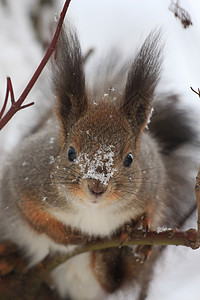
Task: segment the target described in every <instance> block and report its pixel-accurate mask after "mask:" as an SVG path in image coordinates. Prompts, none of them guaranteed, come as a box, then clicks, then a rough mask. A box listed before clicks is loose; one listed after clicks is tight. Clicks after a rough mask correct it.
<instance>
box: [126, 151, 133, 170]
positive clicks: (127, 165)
mask: <svg viewBox="0 0 200 300" xmlns="http://www.w3.org/2000/svg"><path fill="white" fill-rule="evenodd" d="M132 161H133V155H132V154H131V153H129V154H128V155H127V156H126V158H125V160H124V166H125V167H129V166H130V165H131V164H132Z"/></svg>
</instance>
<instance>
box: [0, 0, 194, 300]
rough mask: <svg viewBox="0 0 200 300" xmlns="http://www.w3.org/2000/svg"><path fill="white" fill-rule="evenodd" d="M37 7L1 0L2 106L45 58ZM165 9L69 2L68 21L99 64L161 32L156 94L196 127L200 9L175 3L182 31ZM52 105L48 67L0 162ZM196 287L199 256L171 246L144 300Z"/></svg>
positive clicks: (4, 140)
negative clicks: (187, 21)
mask: <svg viewBox="0 0 200 300" xmlns="http://www.w3.org/2000/svg"><path fill="white" fill-rule="evenodd" d="M38 2H39V1H38V0H37V1H36V0H18V1H13V0H4V1H3V0H0V105H2V104H3V100H4V97H5V91H6V76H7V75H9V76H10V77H11V79H12V82H13V86H14V91H15V95H16V98H18V97H19V96H20V94H21V92H22V91H23V89H24V87H25V85H26V83H27V82H28V80H29V79H30V77H31V75H32V74H33V72H34V70H35V68H36V67H37V65H38V64H39V62H40V60H41V58H42V56H43V53H44V50H43V48H42V46H41V44H40V43H39V42H38V40H37V39H36V34H35V31H34V29H33V26H32V23H31V20H30V13H33V12H34V11H35V10H36V9H37V4H38ZM54 2H55V4H54V6H53V7H48V6H45V7H44V11H43V12H42V13H43V15H42V25H43V26H44V29H43V30H42V35H43V37H45V35H46V36H47V39H48V37H49V22H53V21H54V18H55V15H56V12H57V13H58V14H59V12H60V10H61V8H62V5H63V3H64V1H63V0H62V1H61V0H59V1H58V0H57V1H54ZM170 3H171V1H170V0H163V1H160V0H101V1H97V0H96V1H95V0H84V1H83V0H72V2H71V4H70V7H69V11H68V13H67V17H68V18H69V19H70V21H71V22H72V23H73V24H75V26H76V27H77V29H78V33H79V36H80V40H81V44H82V48H83V52H85V51H87V50H88V49H89V48H90V47H93V48H95V54H94V58H95V57H96V58H97V59H98V57H101V55H103V54H105V52H106V51H107V50H108V49H110V48H112V47H116V48H119V49H120V51H121V52H122V53H123V54H124V55H134V52H135V50H136V49H138V47H139V46H140V45H141V44H142V42H143V40H144V38H145V37H146V35H147V34H148V33H149V32H150V31H151V30H152V29H155V28H157V27H162V29H163V41H164V43H165V51H164V52H165V60H164V68H163V77H162V80H161V83H160V86H159V90H161V91H162V92H175V93H179V94H181V95H182V99H183V105H184V106H186V107H188V108H189V107H191V108H192V109H193V110H194V119H195V120H196V121H195V122H196V124H197V126H199V124H200V121H199V120H200V118H199V116H200V99H199V98H198V97H197V96H196V95H195V94H194V93H193V92H192V91H191V90H190V86H192V87H193V88H194V89H196V90H197V88H198V87H200V71H199V70H200V2H199V1H198V0H182V1H180V6H181V7H183V8H184V9H185V10H186V11H187V12H188V13H189V14H190V16H191V19H192V22H193V26H190V27H189V28H187V29H183V27H182V25H181V23H180V21H179V20H178V19H177V18H175V17H174V15H173V13H172V12H171V11H170V10H169V5H170ZM53 98H54V97H53V96H52V93H51V89H50V74H49V68H48V67H47V68H46V69H45V70H44V72H43V73H42V75H41V77H40V78H39V80H38V82H37V85H36V86H35V88H34V89H33V91H32V92H31V93H30V95H29V96H28V98H27V101H26V103H28V102H32V101H34V102H35V105H34V106H32V107H30V108H27V109H25V110H23V111H20V112H18V113H17V114H16V115H15V116H14V118H13V119H12V120H11V121H10V122H9V124H8V125H7V126H6V127H5V128H4V129H3V130H2V131H1V133H0V161H1V160H2V159H3V157H4V153H6V152H7V151H11V150H12V149H13V148H14V146H15V145H16V144H17V143H18V142H19V141H20V139H22V138H23V136H24V134H26V132H28V131H29V130H30V128H31V127H33V126H34V124H35V123H37V119H38V118H40V117H41V116H42V114H43V112H44V111H45V110H46V108H47V107H48V106H49V102H50V103H51V100H52V99H53ZM43 108H44V109H43ZM199 128H200V127H199ZM190 225H191V224H190ZM188 226H189V225H188ZM193 226H196V225H195V222H193ZM199 281H200V250H196V251H192V250H190V249H185V248H183V247H182V248H181V247H169V248H168V250H167V251H165V255H164V256H163V257H162V258H161V259H160V261H159V263H158V264H157V268H156V272H155V278H154V280H153V282H152V285H151V288H150V294H149V296H148V300H158V299H162V300H165V299H166V300H169V299H170V300H188V299H192V300H199V299H200V292H199V285H198V283H199ZM110 299H111V298H110ZM112 299H113V300H114V299H120V300H121V299H134V296H133V294H132V293H131V291H127V294H126V295H122V294H118V295H115V296H114V297H113V298H112Z"/></svg>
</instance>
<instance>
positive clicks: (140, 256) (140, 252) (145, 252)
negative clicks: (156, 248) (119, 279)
mask: <svg viewBox="0 0 200 300" xmlns="http://www.w3.org/2000/svg"><path fill="white" fill-rule="evenodd" d="M151 251H152V246H151V245H139V246H138V247H137V248H136V250H135V253H134V256H135V258H136V261H137V262H138V263H140V264H143V263H144V262H145V261H146V260H147V259H148V258H149V256H150V255H151Z"/></svg>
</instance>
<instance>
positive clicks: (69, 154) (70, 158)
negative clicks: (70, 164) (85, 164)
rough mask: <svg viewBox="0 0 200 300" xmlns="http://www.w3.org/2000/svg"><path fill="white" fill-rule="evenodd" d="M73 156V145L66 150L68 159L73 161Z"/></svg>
mask: <svg viewBox="0 0 200 300" xmlns="http://www.w3.org/2000/svg"><path fill="white" fill-rule="evenodd" d="M75 158H76V151H75V149H74V148H73V147H70V148H69V151H68V159H69V161H74V160H75Z"/></svg>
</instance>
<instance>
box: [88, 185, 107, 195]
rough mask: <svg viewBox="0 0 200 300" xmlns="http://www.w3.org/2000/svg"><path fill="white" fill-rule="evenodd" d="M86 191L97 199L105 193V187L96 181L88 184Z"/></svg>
mask: <svg viewBox="0 0 200 300" xmlns="http://www.w3.org/2000/svg"><path fill="white" fill-rule="evenodd" d="M88 189H89V191H90V193H91V194H92V195H93V196H96V197H98V196H101V195H102V194H103V193H105V191H106V189H107V187H106V186H105V185H103V184H102V183H101V182H99V181H98V182H90V183H88Z"/></svg>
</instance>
